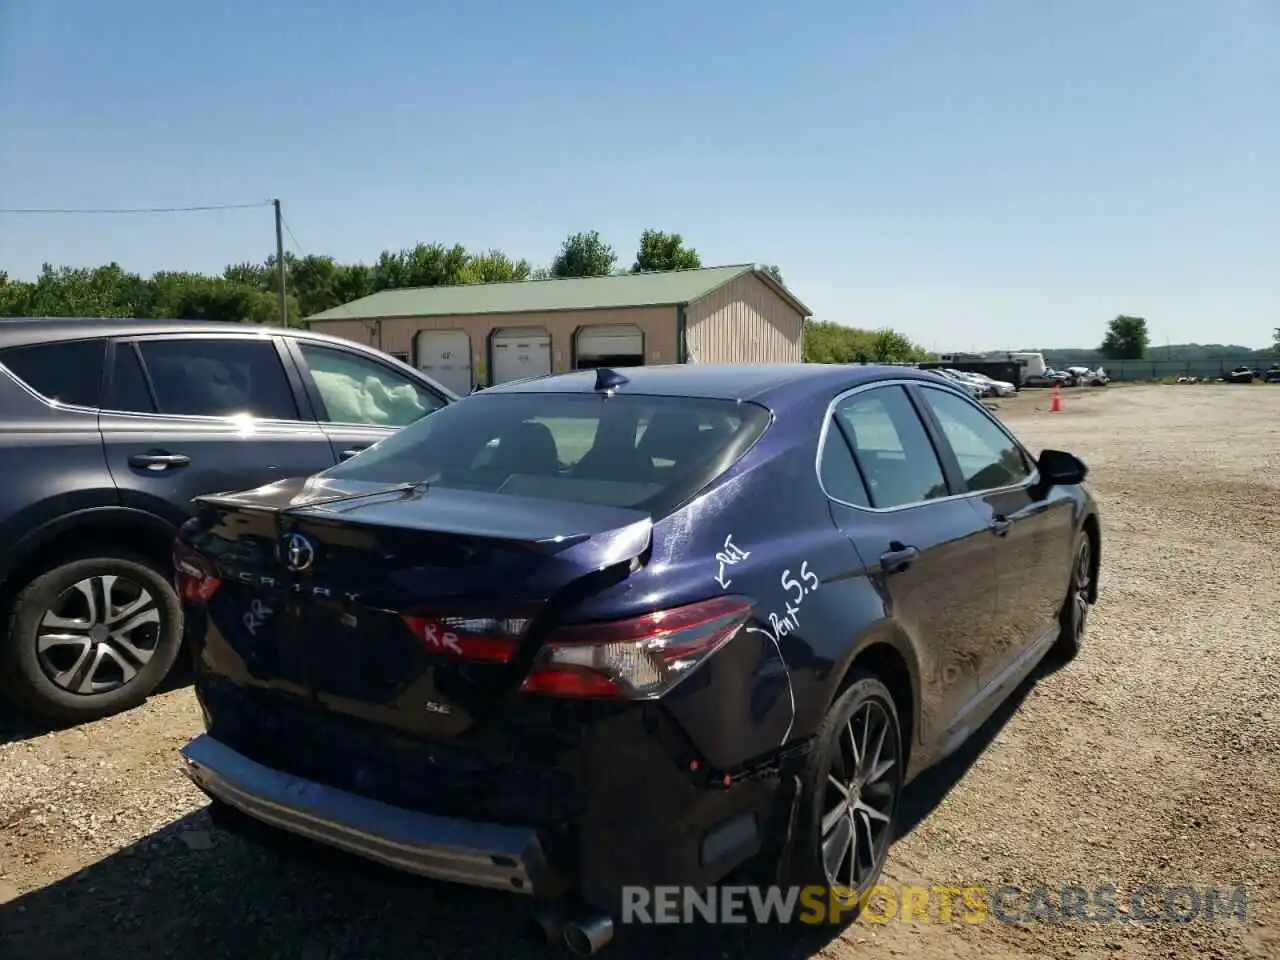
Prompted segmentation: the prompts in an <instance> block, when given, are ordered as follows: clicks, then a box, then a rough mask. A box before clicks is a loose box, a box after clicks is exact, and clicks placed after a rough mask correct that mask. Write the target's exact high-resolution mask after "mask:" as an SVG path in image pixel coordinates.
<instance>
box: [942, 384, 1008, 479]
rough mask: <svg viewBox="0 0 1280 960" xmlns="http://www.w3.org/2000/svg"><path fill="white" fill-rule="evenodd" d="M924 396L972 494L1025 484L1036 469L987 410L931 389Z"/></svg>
mask: <svg viewBox="0 0 1280 960" xmlns="http://www.w3.org/2000/svg"><path fill="white" fill-rule="evenodd" d="M920 395H921V396H922V397H923V398H924V400H925V402H926V403H927V404H929V407H930V409H931V410H932V411H933V414H934V416H935V417H937V419H938V425H939V426H940V427H941V428H942V433H943V435H944V436H945V437H946V438H947V443H948V444H949V445H950V446H951V450H952V452H953V453H954V454H955V457H956V461H957V462H958V463H959V464H960V472H961V474H963V476H964V482H965V485H966V487H967V489H968V490H969V491H970V492H971V493H978V492H981V491H984V490H998V489H1000V488H1001V487H1011V486H1014V485H1016V484H1019V483H1025V482H1026V481H1027V480H1029V479H1030V478H1031V471H1032V468H1031V466H1030V464H1028V463H1027V458H1026V457H1025V456H1023V453H1022V450H1021V448H1020V447H1019V446H1018V444H1017V443H1016V442H1014V440H1013V438H1012V437H1010V436H1009V435H1008V434H1007V433H1005V432H1004V430H1003V429H1002V428H1001V427H1000V426H999V424H997V423H996V422H995V421H994V420H992V419H991V415H990V414H989V413H987V412H986V410H984V409H980V408H979V407H977V406H976V405H974V404H972V403H969V402H968V401H967V400H965V399H964V398H962V397H957V396H955V395H954V394H952V393H947V392H944V391H942V390H935V389H933V388H931V387H921V389H920Z"/></svg>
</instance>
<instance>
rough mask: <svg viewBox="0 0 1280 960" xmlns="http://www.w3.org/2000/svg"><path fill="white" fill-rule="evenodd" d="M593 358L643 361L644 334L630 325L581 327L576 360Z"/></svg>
mask: <svg viewBox="0 0 1280 960" xmlns="http://www.w3.org/2000/svg"><path fill="white" fill-rule="evenodd" d="M594 357H638V358H640V359H644V334H643V333H641V332H640V328H639V327H633V326H631V325H630V324H627V325H618V326H599V327H583V328H582V329H581V330H579V331H578V360H579V361H582V360H590V359H592V358H594Z"/></svg>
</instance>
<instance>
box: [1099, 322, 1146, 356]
mask: <svg viewBox="0 0 1280 960" xmlns="http://www.w3.org/2000/svg"><path fill="white" fill-rule="evenodd" d="M1150 342H1151V337H1150V335H1149V334H1148V333H1147V321H1146V320H1144V319H1143V318H1142V317H1126V316H1124V315H1121V316H1118V317H1116V318H1115V319H1114V320H1112V321H1111V323H1110V324H1108V325H1107V335H1106V336H1105V337H1104V338H1103V339H1102V345H1101V346H1100V347H1099V348H1098V350H1099V352H1100V353H1101V354H1102V355H1103V356H1104V357H1106V358H1107V359H1108V360H1141V359H1142V358H1143V356H1145V355H1146V352H1147V344H1149V343H1150Z"/></svg>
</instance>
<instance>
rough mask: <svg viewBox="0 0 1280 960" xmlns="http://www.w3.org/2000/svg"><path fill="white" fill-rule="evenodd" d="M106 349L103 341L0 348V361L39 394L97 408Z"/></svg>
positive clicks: (78, 341) (64, 342)
mask: <svg viewBox="0 0 1280 960" xmlns="http://www.w3.org/2000/svg"><path fill="white" fill-rule="evenodd" d="M0 322H3V321H0ZM106 350H107V341H106V340H66V341H62V342H60V343H41V344H36V345H34V346H30V347H10V348H9V349H7V350H0V363H3V364H4V365H5V366H6V367H8V368H9V369H10V370H11V371H12V372H13V375H14V376H16V377H17V378H18V379H19V380H21V381H22V382H23V383H25V384H26V385H27V386H28V387H30V388H31V389H32V390H34V391H35V392H36V393H38V394H40V395H41V396H42V397H45V398H47V399H49V400H56V401H57V402H58V403H67V404H73V405H75V406H78V407H96V406H97V405H98V391H99V389H100V388H101V386H102V367H103V363H104V362H105V360H106Z"/></svg>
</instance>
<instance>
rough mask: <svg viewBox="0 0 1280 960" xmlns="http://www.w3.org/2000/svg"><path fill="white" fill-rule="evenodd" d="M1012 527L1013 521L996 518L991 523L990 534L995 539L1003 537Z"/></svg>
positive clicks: (1005, 518)
mask: <svg viewBox="0 0 1280 960" xmlns="http://www.w3.org/2000/svg"><path fill="white" fill-rule="evenodd" d="M1012 526H1013V521H1012V520H1010V519H1009V518H1008V517H996V518H995V519H994V520H992V521H991V532H992V533H994V534H995V535H996V536H997V537H1003V536H1005V535H1006V534H1007V533H1008V532H1009V528H1010V527H1012Z"/></svg>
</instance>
